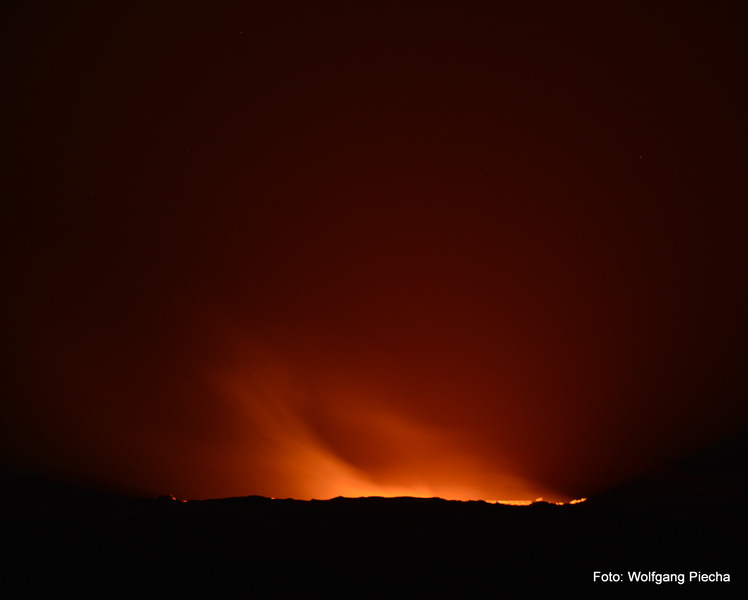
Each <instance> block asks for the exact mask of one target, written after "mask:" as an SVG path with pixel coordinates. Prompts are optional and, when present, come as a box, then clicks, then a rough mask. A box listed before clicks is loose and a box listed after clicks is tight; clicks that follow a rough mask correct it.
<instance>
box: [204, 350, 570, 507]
mask: <svg viewBox="0 0 748 600" xmlns="http://www.w3.org/2000/svg"><path fill="white" fill-rule="evenodd" d="M240 364H242V365H247V367H244V368H241V367H239V368H236V367H235V368H233V369H230V370H226V371H223V372H219V373H214V374H213V377H212V381H213V384H214V385H215V387H216V390H217V391H218V395H219V396H220V397H221V398H223V399H224V400H225V401H226V402H227V403H228V405H229V406H230V407H231V409H232V411H233V412H234V414H235V419H234V422H235V427H236V430H237V436H236V437H237V441H236V447H235V448H234V450H233V454H234V456H235V457H236V458H235V459H234V461H235V465H236V466H235V467H234V470H236V471H237V472H240V473H242V475H241V476H240V475H237V478H238V479H241V480H244V481H246V482H247V483H246V484H244V485H246V487H245V488H244V490H246V491H245V492H244V493H241V494H238V495H248V494H257V495H262V496H267V497H270V496H272V497H275V498H295V499H298V500H311V499H329V498H336V497H345V498H362V497H383V498H394V497H412V498H444V499H448V500H459V501H470V500H474V501H475V500H482V499H484V498H496V497H499V498H501V497H509V498H522V497H525V498H528V497H529V498H537V497H538V495H539V494H538V492H541V493H543V494H545V495H550V496H554V494H553V492H552V491H550V490H547V489H539V488H540V486H538V485H535V484H533V483H532V482H529V481H527V480H525V479H524V478H522V477H520V476H518V475H517V474H515V473H512V472H511V469H510V467H509V465H508V464H507V465H502V464H497V463H496V460H495V457H492V459H491V460H489V459H488V458H487V457H486V456H484V454H488V453H484V452H483V449H482V448H481V446H480V444H479V443H478V442H476V441H475V440H474V439H473V438H472V437H471V436H470V435H469V432H462V431H460V430H459V429H458V428H448V427H440V426H438V425H435V424H432V423H427V422H416V421H415V420H414V419H412V418H410V417H409V416H408V415H407V414H406V413H405V412H404V411H399V410H398V409H397V406H394V407H393V406H392V405H391V404H390V405H386V404H385V403H383V402H381V401H379V399H378V398H377V397H375V396H374V395H373V394H372V393H371V392H368V393H367V392H364V391H362V390H361V389H357V388H356V387H354V384H352V383H350V382H348V383H345V384H341V383H340V382H337V381H335V380H333V378H332V377H330V378H328V379H325V380H324V381H322V383H321V384H320V383H319V382H316V383H317V385H316V391H317V394H319V396H320V397H321V399H320V398H318V397H311V392H310V391H309V389H308V387H305V386H304V385H302V384H300V383H299V380H298V379H294V378H292V377H291V375H290V374H289V372H288V371H287V370H285V369H284V368H283V367H282V365H281V364H280V363H279V362H278V361H273V360H270V359H269V358H268V355H267V353H263V352H260V351H258V350H257V349H256V348H253V349H251V350H250V351H246V359H245V360H243V361H242V362H241V363H240ZM350 398H355V399H356V400H355V401H351V400H349V399H350ZM556 499H560V498H558V497H556ZM490 502H493V503H500V504H529V503H531V501H524V500H509V501H490Z"/></svg>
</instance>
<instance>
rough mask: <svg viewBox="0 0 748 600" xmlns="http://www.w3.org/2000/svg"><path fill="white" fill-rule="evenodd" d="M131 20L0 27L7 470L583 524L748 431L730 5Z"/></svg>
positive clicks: (241, 11) (739, 77) (71, 12)
mask: <svg viewBox="0 0 748 600" xmlns="http://www.w3.org/2000/svg"><path fill="white" fill-rule="evenodd" d="M62 4H64V6H62ZM116 4H121V6H119V7H118V8H115V7H114V5H116ZM130 4H131V3H109V2H107V3H101V2H73V3H53V2H40V3H27V2H15V1H11V2H7V3H3V7H2V8H1V9H0V22H1V23H2V25H1V26H0V27H2V30H1V31H0V33H1V36H0V37H1V39H2V42H1V43H2V63H1V65H2V71H1V77H2V89H3V91H2V95H1V96H0V98H1V99H0V102H1V103H2V113H1V114H2V117H0V118H1V119H2V131H3V132H4V133H3V134H2V139H3V142H2V153H3V155H2V159H3V169H2V171H3V175H2V192H0V195H2V197H4V198H5V203H4V204H5V211H4V213H5V214H4V218H3V220H2V228H3V231H2V239H3V242H2V243H3V269H4V275H3V305H4V309H3V311H2V320H3V322H2V329H3V331H4V336H3V337H4V343H3V353H4V365H5V376H4V378H3V379H4V382H5V383H4V389H3V392H4V396H5V397H6V398H7V402H4V406H3V409H2V412H3V415H4V416H3V419H2V425H1V427H2V429H1V430H0V437H1V438H2V441H0V450H1V451H2V461H3V463H4V464H5V465H8V466H16V467H22V468H28V469H32V470H37V471H41V472H52V473H57V474H58V475H60V476H62V477H66V478H71V479H74V480H84V481H89V482H98V483H102V484H105V485H111V486H114V487H118V488H122V489H128V490H135V491H143V492H148V493H174V494H175V495H177V496H182V497H193V498H205V497H219V496H228V495H247V494H261V495H267V496H284V497H286V496H289V497H296V498H311V497H317V498H324V497H332V496H337V495H372V494H409V495H439V496H444V497H448V498H457V499H468V498H483V499H523V498H534V497H536V496H540V495H544V496H545V497H547V498H552V499H569V498H572V497H579V496H588V495H590V494H591V493H594V492H595V491H599V490H601V489H604V488H605V487H607V486H610V485H613V484H615V483H618V482H621V481H623V480H625V479H626V478H627V477H630V476H632V475H635V474H637V473H640V472H642V471H643V470H646V469H648V468H651V467H653V466H656V465H657V464H659V463H660V462H662V461H664V460H667V459H669V458H672V457H677V456H678V455H680V454H682V453H684V452H687V451H689V450H691V449H693V448H696V447H700V446H702V445H705V444H709V443H711V442H713V441H716V440H718V439H719V438H720V437H722V436H724V435H727V434H730V433H734V432H736V431H739V430H741V429H743V428H744V427H745V425H746V416H748V415H747V414H746V412H747V411H746V402H745V397H746V391H747V390H746V383H745V359H746V351H745V349H746V334H748V322H747V321H746V314H745V307H746V306H748V304H747V302H746V301H747V300H748V297H747V296H748V294H747V293H746V292H747V291H748V289H747V286H746V276H745V273H746V267H747V266H748V265H747V264H746V263H747V262H748V260H746V259H747V257H748V252H747V249H746V239H747V235H746V234H747V231H746V224H747V223H746V221H747V219H746V217H747V216H748V215H747V213H748V210H747V209H746V197H747V196H746V191H748V190H746V183H745V173H746V158H748V153H747V152H746V139H748V138H747V136H746V134H747V133H748V129H747V128H746V116H745V106H748V94H747V93H746V92H747V90H746V79H745V73H746V72H748V64H746V63H747V62H748V61H747V60H746V58H747V57H748V53H747V49H746V41H745V35H744V31H743V30H742V28H741V27H740V26H739V25H740V23H741V22H742V21H741V20H740V19H738V17H737V14H732V13H731V12H730V9H729V8H725V6H721V7H720V6H716V3H706V4H705V3H701V4H700V5H696V4H693V3H686V2H674V3H670V2H654V3H652V2H643V3H637V2H627V3H625V6H624V5H623V4H621V3H615V4H616V5H618V4H621V5H620V6H615V7H614V6H612V5H611V6H607V5H609V4H612V3H603V4H604V5H606V6H607V7H606V8H601V7H600V6H599V4H600V3H595V2H590V3H568V4H567V3H564V7H563V8H561V7H560V6H559V5H558V3H547V4H548V5H543V4H539V5H537V6H536V5H535V4H533V8H532V11H526V12H523V11H522V10H520V9H513V8H508V7H502V8H497V9H495V10H493V11H492V12H486V11H483V10H478V9H474V8H469V7H467V6H464V5H460V7H459V8H458V7H456V6H452V7H449V8H441V7H437V6H435V5H434V4H433V3H432V4H429V5H428V6H425V7H421V8H418V9H416V8H408V9H406V8H403V7H402V6H400V4H401V3H394V5H393V6H387V5H385V4H384V3H379V2H378V3H370V4H368V6H367V7H364V6H363V5H362V4H361V3H353V4H354V5H356V7H355V8H351V7H348V8H346V9H340V8H339V7H338V8H335V7H331V6H326V7H320V6H319V5H317V3H312V4H314V5H315V7H314V8H312V7H310V6H305V7H299V6H297V5H292V4H288V3H275V2H274V3H267V5H272V6H273V8H268V7H267V6H265V3H241V2H225V3H222V2H219V3H210V4H209V5H208V4H206V5H205V7H204V8H203V9H201V10H193V9H191V8H185V5H184V3H176V4H173V5H171V6H170V7H169V8H163V7H165V6H167V5H166V4H160V5H159V6H161V7H162V8H157V9H154V8H150V7H149V8H148V9H145V8H134V7H132V6H131V5H130ZM257 4H263V6H264V7H262V8H257V7H256V6H255V5H257ZM304 4H308V3H304ZM712 4H715V5H714V6H712ZM206 7H207V8H206Z"/></svg>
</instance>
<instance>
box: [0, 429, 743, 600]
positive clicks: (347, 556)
mask: <svg viewBox="0 0 748 600" xmlns="http://www.w3.org/2000/svg"><path fill="white" fill-rule="evenodd" d="M735 447H739V448H742V447H744V446H740V445H739V444H738V445H736V446H735ZM720 452H722V454H720ZM720 456H725V454H724V452H723V450H719V451H710V452H706V453H703V454H701V455H699V456H695V457H691V458H689V459H687V460H685V461H681V462H680V463H678V464H677V465H672V466H671V467H669V468H668V469H664V470H662V471H661V472H659V473H652V474H650V475H648V476H647V477H645V478H642V479H640V480H638V481H635V482H630V483H629V484H627V485H624V486H621V487H620V488H618V489H616V490H610V491H608V492H606V493H604V494H601V495H599V496H598V497H595V498H590V499H589V500H588V501H587V502H585V503H581V504H575V505H563V506H559V505H554V504H549V503H546V502H536V503H534V504H531V505H529V506H507V505H495V504H489V503H486V502H482V501H470V502H460V501H453V500H444V499H441V498H410V497H400V498H381V497H370V498H342V497H338V498H333V499H331V500H311V501H300V500H293V499H270V498H265V497H262V496H247V497H239V498H226V499H215V500H200V501H195V500H193V501H183V500H180V499H176V498H174V497H172V496H169V495H163V496H160V497H156V498H126V497H123V496H117V495H113V494H109V493H103V492H101V491H95V490H94V491H92V490H86V489H81V488H76V487H73V486H66V485H63V484H59V483H53V482H49V481H44V480H40V479H34V478H33V477H30V476H20V475H18V474H14V475H11V474H6V475H5V476H4V477H3V479H2V481H3V493H2V523H3V536H2V537H3V552H4V556H5V557H6V559H5V561H4V569H5V572H6V576H5V577H4V587H5V589H6V590H8V591H9V595H8V596H7V597H11V598H15V597H31V598H35V597H52V596H54V597H57V596H58V595H60V596H61V595H63V594H66V593H69V594H74V595H75V596H76V597H86V596H91V595H95V596H99V597H106V598H112V597H115V598H117V597H119V598H151V597H177V596H179V597H200V598H203V597H204V598H209V597H223V596H226V595H232V596H235V595H240V596H241V597H245V598H291V597H325V598H382V597H387V598H393V597H394V598H415V597H449V598H458V597H459V598H473V597H476V598H477V597H492V598H500V597H501V598H517V597H540V595H541V594H554V595H559V594H563V595H566V594H570V595H572V594H574V595H577V596H578V597H580V596H581V597H601V598H611V597H634V596H636V597H639V596H641V597H649V596H650V595H651V594H660V593H666V592H667V590H670V591H671V592H672V591H673V588H676V587H677V588H679V589H675V591H676V592H678V593H679V594H680V595H681V596H682V597H704V598H719V597H741V594H743V593H744V592H745V577H746V567H745V564H746V560H745V559H746V556H748V553H746V550H747V549H748V545H747V544H746V539H747V534H748V527H746V518H745V506H744V502H745V500H746V493H745V491H746V488H745V468H744V466H743V465H742V463H741V461H740V460H738V458H737V455H735V454H730V452H728V453H727V456H732V457H733V458H735V460H736V463H735V464H736V465H737V468H736V469H734V470H733V469H726V468H725V465H726V464H728V463H726V462H725V461H724V460H723V459H722V458H720ZM673 473H676V474H677V476H673V475H672V474H673ZM714 478H721V481H722V482H723V485H721V486H716V487H709V485H710V484H709V482H711V481H713V480H714ZM692 570H696V571H700V572H703V573H714V572H719V573H723V574H724V573H729V574H730V578H731V581H730V582H729V583H696V582H694V583H689V582H688V581H687V583H686V584H684V585H685V588H683V587H682V586H679V585H678V584H673V583H671V584H662V585H656V584H654V583H629V582H628V581H627V580H625V581H624V582H622V583H620V584H612V583H611V584H603V583H599V582H598V583H594V582H593V573H594V572H595V571H600V572H602V573H608V572H613V573H622V574H624V576H625V575H626V574H627V572H628V571H642V572H649V571H656V572H660V573H664V572H673V573H685V576H686V579H687V580H688V576H689V572H690V571H692ZM487 594H488V596H486V595H487Z"/></svg>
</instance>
